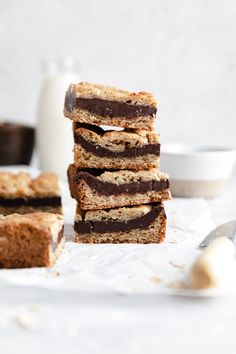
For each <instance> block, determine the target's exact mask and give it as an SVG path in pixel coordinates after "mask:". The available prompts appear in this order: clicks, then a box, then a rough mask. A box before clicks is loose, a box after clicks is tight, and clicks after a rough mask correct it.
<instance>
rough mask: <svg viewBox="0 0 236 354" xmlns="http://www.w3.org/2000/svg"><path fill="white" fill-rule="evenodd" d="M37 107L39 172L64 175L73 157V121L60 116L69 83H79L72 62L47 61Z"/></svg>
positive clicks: (68, 60)
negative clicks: (59, 63)
mask: <svg viewBox="0 0 236 354" xmlns="http://www.w3.org/2000/svg"><path fill="white" fill-rule="evenodd" d="M45 69H46V70H45V79H44V82H43V85H42V88H41V93H40V96H39V102H38V109H37V131H36V137H37V147H38V154H39V166H40V169H41V170H42V171H47V172H55V173H57V174H59V175H60V176H61V177H62V178H64V179H65V178H66V170H67V167H68V165H69V163H71V162H72V160H73V152H72V150H73V133H72V122H71V121H70V120H69V119H68V118H65V117H64V115H63V108H64V100H65V92H66V89H67V88H68V86H69V84H70V83H71V82H79V81H80V79H79V75H78V73H77V72H76V70H75V67H74V63H73V61H72V60H71V59H69V58H68V59H67V60H65V61H64V62H62V63H61V65H58V63H55V62H47V63H46V66H45Z"/></svg>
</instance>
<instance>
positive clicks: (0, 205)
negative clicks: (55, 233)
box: [0, 172, 62, 215]
mask: <svg viewBox="0 0 236 354" xmlns="http://www.w3.org/2000/svg"><path fill="white" fill-rule="evenodd" d="M37 211H44V212H51V213H59V214H60V213H62V206H61V191H60V186H59V178H58V177H57V175H55V174H52V173H42V174H41V175H39V176H38V177H37V178H35V179H32V178H31V176H30V175H29V174H28V173H25V172H20V173H17V174H15V173H10V172H0V214H2V215H9V214H12V213H18V214H26V213H32V212H37Z"/></svg>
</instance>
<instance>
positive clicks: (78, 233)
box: [74, 204, 166, 243]
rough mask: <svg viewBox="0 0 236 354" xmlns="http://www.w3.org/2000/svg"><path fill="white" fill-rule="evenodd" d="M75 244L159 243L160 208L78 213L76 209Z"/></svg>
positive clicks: (162, 234)
mask: <svg viewBox="0 0 236 354" xmlns="http://www.w3.org/2000/svg"><path fill="white" fill-rule="evenodd" d="M74 229H75V234H74V241H75V242H78V243H159V242H162V241H163V240H164V238H165V233H166V214H165V210H164V207H163V206H162V205H161V204H156V205H145V206H144V205H143V206H138V207H130V208H118V209H111V210H107V211H106V210H98V211H87V212H84V211H83V212H81V211H80V210H79V209H77V214H76V219H75V225H74Z"/></svg>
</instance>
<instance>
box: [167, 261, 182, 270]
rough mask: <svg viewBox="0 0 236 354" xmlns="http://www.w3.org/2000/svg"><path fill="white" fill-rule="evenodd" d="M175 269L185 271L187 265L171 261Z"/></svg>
mask: <svg viewBox="0 0 236 354" xmlns="http://www.w3.org/2000/svg"><path fill="white" fill-rule="evenodd" d="M169 263H170V264H171V265H172V266H173V267H175V268H178V269H180V270H184V269H185V264H184V263H180V262H178V261H170V262H169Z"/></svg>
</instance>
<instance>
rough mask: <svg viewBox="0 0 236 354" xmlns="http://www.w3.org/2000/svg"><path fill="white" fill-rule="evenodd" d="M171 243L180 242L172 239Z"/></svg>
mask: <svg viewBox="0 0 236 354" xmlns="http://www.w3.org/2000/svg"><path fill="white" fill-rule="evenodd" d="M170 243H174V244H176V243H178V241H177V240H171V241H170Z"/></svg>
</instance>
